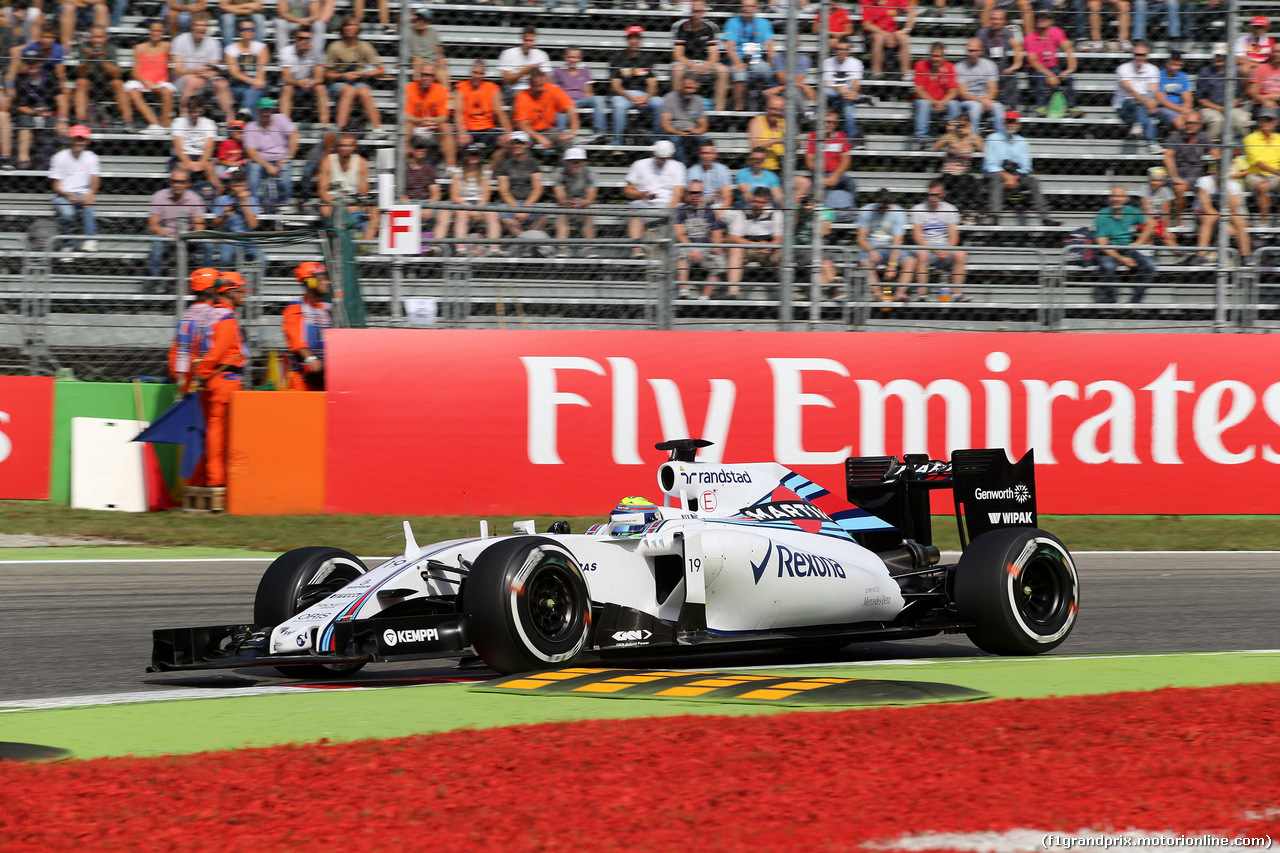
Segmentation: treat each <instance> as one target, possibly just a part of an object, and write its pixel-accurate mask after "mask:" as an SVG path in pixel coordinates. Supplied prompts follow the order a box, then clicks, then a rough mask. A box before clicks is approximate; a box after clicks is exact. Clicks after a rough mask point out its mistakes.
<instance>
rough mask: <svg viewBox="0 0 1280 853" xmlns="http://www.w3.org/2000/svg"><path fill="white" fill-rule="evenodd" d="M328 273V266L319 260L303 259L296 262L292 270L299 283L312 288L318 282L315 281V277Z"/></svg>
mask: <svg viewBox="0 0 1280 853" xmlns="http://www.w3.org/2000/svg"><path fill="white" fill-rule="evenodd" d="M328 274H329V268H328V267H326V266H325V265H324V264H322V263H320V262H319V261H304V262H303V263H300V264H298V266H297V268H296V269H295V270H294V271H293V275H294V277H295V278H296V279H298V282H299V283H301V284H303V285H305V286H306V287H308V288H310V289H313V290H314V289H315V288H316V286H317V285H318V283H319V282H317V281H316V277H317V276H321V275H324V276H327V275H328Z"/></svg>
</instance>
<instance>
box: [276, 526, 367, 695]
mask: <svg viewBox="0 0 1280 853" xmlns="http://www.w3.org/2000/svg"><path fill="white" fill-rule="evenodd" d="M366 571H368V570H367V569H366V568H365V565H364V563H362V562H361V561H360V558H359V557H356V556H355V555H354V554H351V553H349V552H347V551H343V550H342V549H341V548H326V547H321V546H312V547H309V548H295V549H294V550H292V551H288V552H286V553H284V554H281V555H280V556H279V557H277V558H276V559H275V562H273V563H272V564H271V565H270V566H268V567H267V570H266V571H265V572H264V573H263V575H262V580H260V581H258V593H257V595H256V596H255V597H254V599H253V621H254V622H255V623H256V624H258V625H273V626H274V625H279V624H280V623H281V622H285V621H287V620H289V619H291V618H293V617H294V616H295V615H297V614H298V613H301V612H302V611H303V610H306V609H307V608H308V607H310V606H311V605H312V604H315V603H316V602H317V601H320V600H321V599H323V597H324V596H325V595H326V594H329V593H334V592H337V591H338V590H339V589H341V588H342V587H344V586H346V585H347V584H349V583H351V582H352V581H353V580H355V579H356V578H358V577H360V576H361V575H362V574H364V573H365V572H366ZM363 666H364V664H362V663H345V664H321V663H314V664H312V663H303V664H293V665H291V666H277V667H276V669H278V670H279V671H280V672H281V673H283V674H284V675H287V676H289V677H291V678H341V677H344V676H348V675H351V674H353V673H355V672H358V671H359V670H360V669H361V668H362V667H363Z"/></svg>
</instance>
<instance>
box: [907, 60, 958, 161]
mask: <svg viewBox="0 0 1280 853" xmlns="http://www.w3.org/2000/svg"><path fill="white" fill-rule="evenodd" d="M914 79H915V105H914V107H913V112H914V114H915V119H914V122H915V127H914V133H915V138H916V142H917V143H918V144H919V146H920V150H921V151H927V150H928V149H930V148H932V147H933V140H932V139H931V138H930V137H929V122H930V120H931V119H935V118H942V116H943V114H944V113H945V114H946V117H947V119H948V120H950V119H954V118H955V117H956V116H958V115H960V101H959V99H958V95H959V94H960V87H959V85H958V83H957V81H956V70H955V66H953V65H952V64H951V63H950V62H947V57H946V48H945V47H944V46H943V44H942V42H940V41H937V42H934V43H933V46H932V47H931V48H929V58H928V59H921V60H919V61H917V62H916V65H915V78H914Z"/></svg>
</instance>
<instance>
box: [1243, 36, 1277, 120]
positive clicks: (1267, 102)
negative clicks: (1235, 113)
mask: <svg viewBox="0 0 1280 853" xmlns="http://www.w3.org/2000/svg"><path fill="white" fill-rule="evenodd" d="M1248 93H1249V100H1251V101H1253V103H1254V105H1255V106H1256V107H1257V108H1258V109H1260V110H1266V109H1272V110H1274V109H1278V108H1280V42H1277V43H1276V44H1273V45H1271V55H1270V56H1269V57H1268V59H1267V61H1266V62H1264V63H1262V64H1261V65H1258V66H1256V67H1254V69H1253V73H1252V74H1250V75H1249V88H1248Z"/></svg>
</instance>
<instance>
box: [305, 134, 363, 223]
mask: <svg viewBox="0 0 1280 853" xmlns="http://www.w3.org/2000/svg"><path fill="white" fill-rule="evenodd" d="M356 148H357V145H356V135H355V134H354V133H342V134H339V135H338V150H337V151H336V152H335V153H333V154H330V155H329V156H328V157H326V158H325V161H324V164H323V165H322V166H321V167H320V172H319V174H318V176H317V181H316V195H317V196H319V197H320V215H321V216H323V217H324V218H325V219H326V220H328V219H330V217H333V216H334V214H335V213H336V212H337V211H336V207H337V204H338V202H342V203H344V204H345V206H346V212H347V221H345V222H335V225H336V226H337V227H339V228H353V229H356V230H358V231H361V232H362V235H361V236H362V237H363V238H364V239H365V240H372V239H374V238H375V237H377V236H378V207H377V205H376V204H374V203H372V199H371V198H370V197H369V161H368V160H366V159H365V158H364V157H362V156H360V155H359V154H357V153H356Z"/></svg>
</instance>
